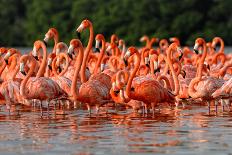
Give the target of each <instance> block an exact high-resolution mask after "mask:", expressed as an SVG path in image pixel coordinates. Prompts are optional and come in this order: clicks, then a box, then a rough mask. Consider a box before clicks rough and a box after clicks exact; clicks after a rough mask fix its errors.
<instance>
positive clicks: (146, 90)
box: [124, 47, 175, 112]
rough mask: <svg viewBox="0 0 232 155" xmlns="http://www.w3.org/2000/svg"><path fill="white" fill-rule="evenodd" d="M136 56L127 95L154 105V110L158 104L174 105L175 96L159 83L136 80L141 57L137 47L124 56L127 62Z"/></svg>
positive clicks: (150, 80) (142, 79) (138, 78)
mask: <svg viewBox="0 0 232 155" xmlns="http://www.w3.org/2000/svg"><path fill="white" fill-rule="evenodd" d="M134 54H135V55H136V62H135V67H134V69H133V71H132V73H131V75H130V77H129V81H128V84H127V86H126V95H127V96H128V97H129V98H131V99H135V100H138V101H143V102H144V103H145V104H146V105H151V104H152V108H154V106H155V105H156V104H158V103H161V102H165V101H167V102H170V103H174V102H175V97H174V95H173V94H172V93H171V92H169V91H168V90H167V89H166V88H164V87H163V86H162V85H161V84H160V83H159V82H158V81H156V80H152V79H150V78H146V77H143V76H142V77H137V78H135V79H134V77H135V75H136V72H137V71H138V69H139V66H140V60H141V56H140V54H139V52H138V50H137V49H136V48H135V47H129V48H128V50H127V52H126V54H125V56H124V59H125V61H127V59H128V58H129V57H131V56H133V55H134ZM133 79H134V80H133ZM132 81H133V83H132ZM153 112H154V109H153Z"/></svg>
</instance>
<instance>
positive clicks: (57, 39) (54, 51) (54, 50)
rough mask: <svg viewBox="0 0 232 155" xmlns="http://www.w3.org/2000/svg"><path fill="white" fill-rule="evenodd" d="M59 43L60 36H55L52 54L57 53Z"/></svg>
mask: <svg viewBox="0 0 232 155" xmlns="http://www.w3.org/2000/svg"><path fill="white" fill-rule="evenodd" d="M58 42H59V35H58V34H55V36H54V47H53V50H52V53H56V45H57V44H58Z"/></svg>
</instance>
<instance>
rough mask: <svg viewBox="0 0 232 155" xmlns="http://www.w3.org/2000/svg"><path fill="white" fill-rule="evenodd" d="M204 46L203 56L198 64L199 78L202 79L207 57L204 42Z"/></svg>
mask: <svg viewBox="0 0 232 155" xmlns="http://www.w3.org/2000/svg"><path fill="white" fill-rule="evenodd" d="M202 46H203V54H202V56H201V59H200V62H199V64H198V70H197V76H198V77H199V78H200V79H201V77H202V71H203V67H204V61H205V58H206V56H207V50H206V44H205V43H204V42H203V44H202Z"/></svg>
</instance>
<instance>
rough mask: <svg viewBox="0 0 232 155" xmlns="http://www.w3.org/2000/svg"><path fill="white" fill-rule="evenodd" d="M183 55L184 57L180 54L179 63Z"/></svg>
mask: <svg viewBox="0 0 232 155" xmlns="http://www.w3.org/2000/svg"><path fill="white" fill-rule="evenodd" d="M183 55H184V54H183V53H181V54H180V56H179V58H178V59H179V61H180V60H181V58H182V57H183Z"/></svg>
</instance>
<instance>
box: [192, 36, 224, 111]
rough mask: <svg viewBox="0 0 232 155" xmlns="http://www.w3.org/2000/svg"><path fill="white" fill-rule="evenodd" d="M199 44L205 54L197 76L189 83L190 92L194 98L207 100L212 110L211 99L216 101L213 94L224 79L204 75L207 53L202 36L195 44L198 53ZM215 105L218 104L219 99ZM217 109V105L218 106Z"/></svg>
mask: <svg viewBox="0 0 232 155" xmlns="http://www.w3.org/2000/svg"><path fill="white" fill-rule="evenodd" d="M199 46H202V47H203V54H202V56H201V59H200V62H199V64H198V70H197V76H196V77H195V78H194V79H192V80H191V82H190V84H189V89H188V93H189V95H190V96H191V97H192V98H194V99H197V98H201V99H203V100H206V101H207V103H208V108H209V112H210V101H214V98H213V97H212V94H213V92H215V91H216V90H217V89H219V88H220V87H221V86H222V85H223V83H224V80H222V79H217V78H213V77H207V76H206V77H202V70H203V65H204V61H205V58H206V55H207V51H206V43H205V41H204V39H202V38H198V39H196V41H195V45H194V51H196V53H198V51H197V50H198V48H199ZM215 105H217V101H216V103H215ZM216 111H217V106H216Z"/></svg>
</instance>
